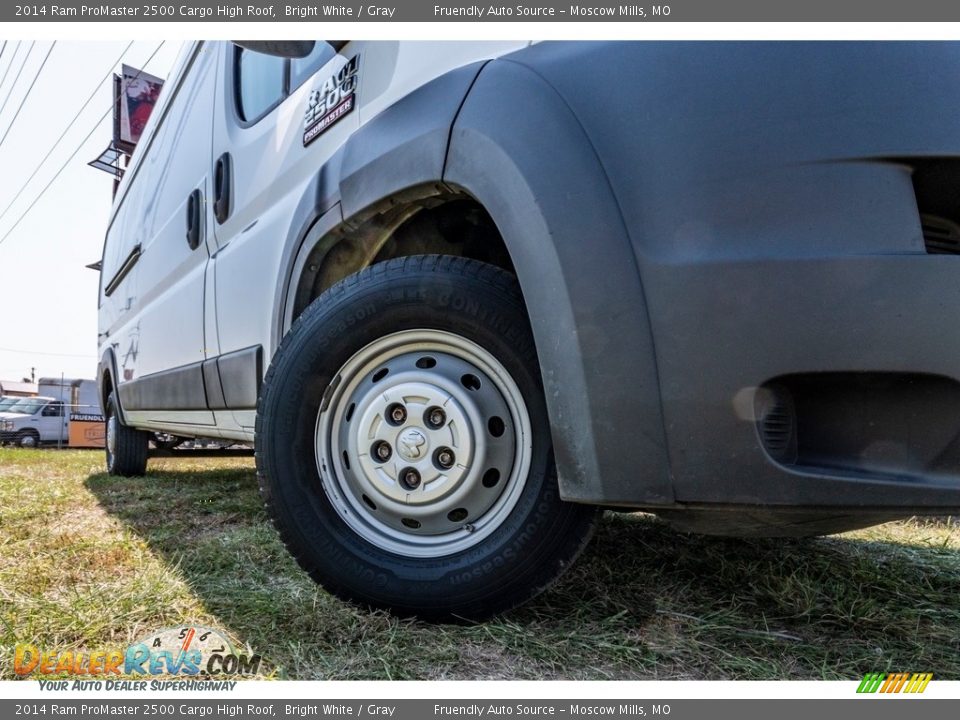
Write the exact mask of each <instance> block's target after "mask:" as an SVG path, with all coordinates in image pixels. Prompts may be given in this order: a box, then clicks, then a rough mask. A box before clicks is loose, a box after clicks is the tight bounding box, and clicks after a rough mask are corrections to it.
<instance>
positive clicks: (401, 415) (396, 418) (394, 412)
mask: <svg viewBox="0 0 960 720" xmlns="http://www.w3.org/2000/svg"><path fill="white" fill-rule="evenodd" d="M387 417H388V418H390V422H392V423H393V424H394V425H401V424H403V422H404V421H405V420H406V419H407V409H406V408H405V407H404V406H403V405H401V404H400V403H394V404H393V405H391V406H390V407H388V408H387Z"/></svg>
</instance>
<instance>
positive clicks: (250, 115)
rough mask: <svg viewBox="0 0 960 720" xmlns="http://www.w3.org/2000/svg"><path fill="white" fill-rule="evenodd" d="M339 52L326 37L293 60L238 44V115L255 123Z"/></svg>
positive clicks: (235, 80)
mask: <svg viewBox="0 0 960 720" xmlns="http://www.w3.org/2000/svg"><path fill="white" fill-rule="evenodd" d="M336 55H337V51H336V50H334V49H333V46H332V45H331V44H330V43H327V42H323V41H322V40H318V41H317V42H316V44H315V45H314V47H313V50H312V51H311V52H310V54H309V55H307V56H306V57H302V58H295V59H292V60H286V59H284V58H279V57H274V56H272V55H266V54H264V53H258V52H253V51H252V50H244V49H243V48H241V47H237V48H236V49H235V50H234V61H233V62H234V73H233V74H234V95H235V96H236V102H237V115H238V116H239V117H240V119H241V120H242V121H244V122H245V123H255V122H256V121H257V120H259V119H260V118H262V117H264V116H265V115H266V114H267V113H268V112H270V111H271V110H273V108H275V107H276V106H277V105H279V104H280V102H281V101H282V100H283V99H284V98H285V97H287V96H288V95H289V94H290V93H291V92H293V91H294V90H296V89H297V88H298V87H300V86H301V85H303V83H305V82H306V81H307V80H308V79H309V78H310V77H311V76H312V75H313V74H314V73H315V72H317V71H318V70H320V69H321V68H322V67H323V66H324V65H326V64H327V63H328V62H330V61H331V60H332V59H333V58H334V57H336Z"/></svg>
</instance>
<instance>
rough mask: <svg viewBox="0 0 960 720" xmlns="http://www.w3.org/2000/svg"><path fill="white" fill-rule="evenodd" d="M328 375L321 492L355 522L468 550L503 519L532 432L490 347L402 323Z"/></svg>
mask: <svg viewBox="0 0 960 720" xmlns="http://www.w3.org/2000/svg"><path fill="white" fill-rule="evenodd" d="M334 378H335V379H334V381H333V382H332V383H331V385H330V387H329V388H328V389H327V392H326V394H325V395H324V400H323V402H322V403H321V408H320V410H319V411H318V413H317V421H316V431H315V443H314V447H315V454H316V462H317V469H318V471H319V473H320V478H321V484H322V487H323V489H324V492H325V493H326V495H327V497H328V499H329V500H330V502H331V504H332V505H333V507H334V509H335V510H336V512H337V514H338V515H339V516H340V518H341V519H342V520H343V521H344V522H345V523H346V524H347V525H348V526H349V527H350V528H351V529H352V530H354V531H355V532H356V533H357V534H358V535H360V536H361V537H363V538H364V539H366V540H367V541H369V542H370V543H372V544H373V545H375V546H377V547H379V548H381V549H383V550H386V551H388V552H391V553H395V554H397V555H402V556H408V557H419V558H429V557H441V556H445V555H451V554H454V553H457V552H461V551H463V550H466V549H469V548H471V547H473V546H475V545H477V544H478V543H480V542H481V541H483V540H484V539H485V538H487V537H489V536H490V535H491V534H492V533H493V532H495V531H496V529H497V528H498V527H500V526H501V525H502V524H503V522H504V520H506V518H507V517H508V516H509V514H510V512H511V511H512V510H513V508H514V507H515V506H516V504H517V501H518V500H519V498H520V495H521V493H522V491H523V487H524V485H525V482H526V478H527V474H528V472H529V469H530V462H531V454H532V439H531V430H530V419H529V415H528V412H527V408H526V403H525V402H524V400H523V396H522V394H521V393H520V390H519V388H518V387H517V385H516V383H515V382H514V380H513V378H512V377H511V376H510V374H509V372H507V370H506V368H504V366H503V365H502V364H501V363H500V361H499V360H497V359H496V358H495V357H494V356H493V355H492V354H491V353H489V352H488V351H487V350H485V349H484V348H482V347H480V346H479V345H477V344H476V343H474V342H472V341H470V340H468V339H466V338H464V337H462V336H459V335H455V334H453V333H448V332H444V331H440V330H426V329H423V330H405V331H402V332H397V333H393V334H391V335H387V336H384V337H383V338H380V339H378V340H376V341H374V342H373V343H370V344H369V345H367V346H366V347H364V348H362V349H361V350H360V351H358V352H357V353H356V354H354V355H353V357H351V358H350V359H349V360H347V362H346V363H344V365H343V367H341V368H340V370H339V371H338V373H337V374H336V375H335V376H334ZM398 405H399V406H402V407H403V408H404V411H405V412H404V413H403V418H402V420H400V419H399V418H400V414H399V413H397V414H396V415H395V416H394V415H393V414H392V413H393V412H394V411H395V409H396V408H395V406H398ZM438 409H439V410H440V411H441V414H442V422H441V423H440V424H439V425H437V424H436V423H435V422H434V421H436V420H439V419H441V416H440V415H437V413H436V410H438ZM382 443H387V444H388V445H389V454H387V453H386V452H384V451H383V450H382V449H381V446H380V444H382ZM448 451H449V455H446V454H445V453H446V452H448ZM381 453H382V454H381ZM384 456H386V457H385V458H384ZM411 470H412V471H414V473H415V475H416V477H414V476H411V475H410V474H409V471H411ZM412 480H416V481H417V482H416V483H415V484H412V483H411V482H408V481H412Z"/></svg>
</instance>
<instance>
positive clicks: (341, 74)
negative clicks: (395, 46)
mask: <svg viewBox="0 0 960 720" xmlns="http://www.w3.org/2000/svg"><path fill="white" fill-rule="evenodd" d="M359 69H360V56H359V55H354V56H353V57H352V58H350V59H349V60H347V64H346V65H344V66H343V67H342V68H340V70H339V71H337V72H336V73H335V74H334V75H331V76H330V77H328V78H327V79H326V80H324V81H323V84H322V85H321V86H320V87H319V88H317V89H315V90H314V91H313V92H311V93H310V97H309V99H308V100H307V112H306V114H305V115H304V119H303V144H304V146H307V145H309V144H310V143H311V142H313V141H314V140H316V139H317V138H318V137H320V136H321V135H322V134H323V133H325V132H326V131H327V130H329V129H330V128H331V127H333V125H334V124H335V123H336V122H337V121H338V120H340V119H341V118H342V117H344V116H345V115H347V114H349V113H350V112H352V111H353V109H354V108H355V107H356V106H357V71H358V70H359Z"/></svg>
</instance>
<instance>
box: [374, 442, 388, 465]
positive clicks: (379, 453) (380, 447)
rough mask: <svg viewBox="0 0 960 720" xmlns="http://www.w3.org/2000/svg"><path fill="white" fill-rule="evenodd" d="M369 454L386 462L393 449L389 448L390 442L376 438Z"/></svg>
mask: <svg viewBox="0 0 960 720" xmlns="http://www.w3.org/2000/svg"><path fill="white" fill-rule="evenodd" d="M371 454H372V455H373V456H374V457H375V458H376V459H377V460H379V461H380V462H386V461H387V460H389V459H390V456H391V455H393V450H392V449H391V448H390V443H388V442H385V441H383V440H378V441H377V442H375V443H374V444H373V449H372V451H371Z"/></svg>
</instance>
